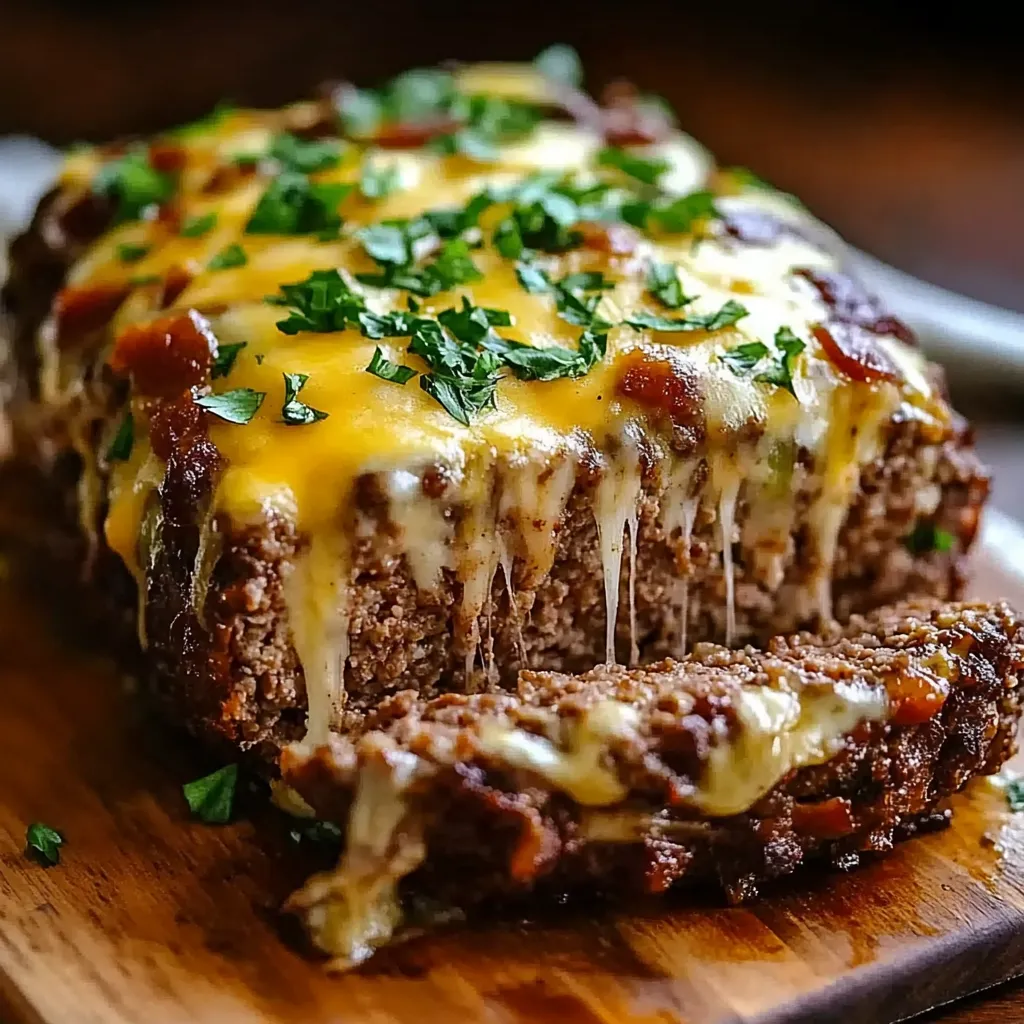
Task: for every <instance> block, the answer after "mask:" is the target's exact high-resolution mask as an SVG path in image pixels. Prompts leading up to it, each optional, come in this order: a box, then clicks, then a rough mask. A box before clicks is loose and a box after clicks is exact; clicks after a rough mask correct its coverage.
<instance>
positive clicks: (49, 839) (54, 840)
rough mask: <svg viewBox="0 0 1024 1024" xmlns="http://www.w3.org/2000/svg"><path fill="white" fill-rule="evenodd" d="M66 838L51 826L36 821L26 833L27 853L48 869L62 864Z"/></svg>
mask: <svg viewBox="0 0 1024 1024" xmlns="http://www.w3.org/2000/svg"><path fill="white" fill-rule="evenodd" d="M63 845H64V837H63V836H62V835H61V834H60V833H59V832H58V831H57V830H56V829H55V828H50V826H49V825H44V824H42V822H39V821H35V822H33V823H32V824H31V825H29V827H28V828H27V829H26V831H25V852H26V853H27V854H28V855H29V856H30V857H34V858H35V859H36V860H37V861H39V863H40V864H44V865H46V867H50V868H52V867H54V866H55V865H56V864H59V863H60V848H61V846H63Z"/></svg>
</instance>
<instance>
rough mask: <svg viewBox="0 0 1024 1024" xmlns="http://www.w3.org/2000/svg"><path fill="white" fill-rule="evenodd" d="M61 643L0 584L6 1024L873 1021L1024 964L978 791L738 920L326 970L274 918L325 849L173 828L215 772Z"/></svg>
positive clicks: (668, 912)
mask: <svg viewBox="0 0 1024 1024" xmlns="http://www.w3.org/2000/svg"><path fill="white" fill-rule="evenodd" d="M1004 539H1005V534H1004ZM1000 557H1001V558H1002V563H1003V569H1002V570H1000V569H999V568H998V565H999V558H1000ZM1006 563H1007V559H1006V557H1005V552H1004V553H1003V555H1002V556H999V554H998V553H991V552H990V553H987V554H985V556H984V558H983V564H982V566H981V568H982V570H983V573H982V578H981V579H980V580H979V583H978V585H977V588H976V589H977V592H979V594H981V595H986V594H987V595H990V596H991V595H993V594H996V593H998V594H1000V595H1004V596H1009V597H1011V598H1019V597H1020V596H1022V594H1024V587H1022V585H1021V583H1020V582H1019V580H1018V579H1016V578H1014V577H1013V576H1011V575H1009V574H1007V573H1006ZM1001 573H1002V574H1001ZM63 633H66V631H57V630H55V628H54V624H53V621H52V620H51V619H49V618H48V617H47V616H46V615H44V614H43V612H42V611H41V610H40V609H39V608H38V607H35V606H34V605H33V604H32V602H30V601H28V600H26V599H25V598H24V597H23V596H22V595H21V594H20V593H18V592H15V591H14V590H13V589H12V588H11V587H10V586H7V587H5V588H0V693H2V694H3V697H4V709H3V715H2V717H0V779H2V789H0V1020H3V1021H4V1022H5V1024H65V1022H67V1024H129V1022H130V1024H137V1022H145V1024H179V1022H181V1024H183V1022H186V1021H189V1022H199V1024H257V1022H261V1024H299V1022H301V1024H334V1022H341V1021H356V1020H358V1021H365V1022H371V1024H393V1022H405V1021H421V1020H430V1021H460V1022H463V1021H464V1022H478V1021H479V1022H484V1021H486V1022H495V1024H518V1022H523V1024H525V1022H531V1024H548V1022H555V1021H558V1022H565V1024H569V1022H581V1024H598V1022H612V1021H615V1022H622V1024H668V1022H670V1021H679V1022H685V1024H726V1022H729V1024H739V1022H755V1021H756V1022H760V1024H767V1022H769V1021H770V1022H774V1024H797V1022H811V1021H820V1020H825V1019H829V1020H831V1019H837V1020H842V1021H843V1022H844V1024H857V1022H863V1024H868V1022H870V1024H884V1022H888V1021H894V1020H898V1019H901V1018H903V1017H906V1016H908V1015H910V1014H913V1013H917V1012H920V1011H922V1010H925V1009H927V1008H929V1007H932V1006H936V1005H940V1004H943V1003H946V1002H948V1001H949V1000H951V999H954V998H956V997H958V996H961V995H964V994H967V993H970V992H973V991H976V990H978V989H981V988H984V987H986V986H989V985H992V984H995V983H997V982H999V981H1001V980H1004V979H1006V978H1008V977H1011V976H1013V975H1015V974H1018V973H1021V972H1022V971H1024V815H1017V816H1014V815H1011V814H1009V813H1008V811H1007V810H1006V806H1005V801H1004V799H1003V795H1002V794H1001V793H1000V792H998V791H997V790H996V789H995V788H994V787H992V786H991V785H989V784H988V783H986V782H980V783H978V784H976V785H974V786H973V787H972V788H971V789H970V790H969V791H968V793H966V794H964V795H962V796H960V797H958V798H957V799H956V801H955V804H954V806H955V811H956V817H955V824H954V827H953V828H952V829H949V830H946V831H944V832H942V833H937V834H933V835H929V836H925V837H923V838H920V839H918V840H915V841H913V842H911V843H908V844H905V845H903V846H901V847H900V848H898V849H897V850H896V851H895V852H894V853H893V854H892V855H891V856H889V857H888V858H884V859H880V860H877V861H875V862H873V863H871V864H869V865H867V866H866V867H864V868H862V869H861V870H858V871H855V872H853V873H851V874H848V875H838V874H831V875H825V874H818V873H811V874H809V875H804V876H803V877H802V878H801V879H799V880H798V883H797V884H794V885H792V886H789V887H786V888H783V889H779V890H776V891H775V892H773V893H771V894H769V895H768V896H767V897H766V898H765V899H763V900H762V901H760V902H758V903H755V904H752V905H750V906H747V907H743V908H735V909H725V908H722V907H720V906H716V905H714V904H713V903H712V902H711V901H710V900H707V901H702V900H701V896H700V894H699V893H698V894H696V895H693V894H691V895H690V896H689V897H687V898H686V899H685V900H684V899H683V898H679V899H676V900H675V901H674V902H672V903H671V904H669V905H663V906H662V907H661V908H660V910H651V911H646V910H639V909H638V910H637V911H636V912H634V913H630V914H623V913H617V914H611V913H602V912H600V911H599V910H598V909H597V908H592V909H591V910H589V911H585V910H580V909H576V910H572V911H568V910H566V911H561V912H556V913H554V914H552V915H549V916H548V917H547V919H546V920H544V921H537V920H534V921H530V922H519V921H517V922H513V923H509V922H505V923H503V924H500V925H494V926H492V927H490V928H485V929H476V930H462V931H452V932H449V933H447V934H441V935H437V936H434V937H432V938H429V939H421V940H417V941H415V942H411V943H409V944H408V945H406V946H403V947H399V948H397V949H395V950H393V951H391V952H389V953H387V954H384V955H381V956H380V957H379V958H378V959H377V960H375V961H373V962H372V963H371V964H370V965H368V967H367V968H365V969H364V970H363V971H361V972H359V973H356V974H353V975H349V976H347V977H342V978H331V977H328V976H326V975H325V974H323V973H322V972H321V970H320V968H319V966H318V965H317V964H316V963H315V962H314V961H312V960H310V959H308V958H307V957H305V955H304V954H303V951H302V948H301V942H300V941H299V938H298V935H297V933H296V932H295V931H294V930H293V928H292V927H290V922H288V921H283V920H282V919H281V918H280V916H279V915H278V913H277V907H278V906H279V903H280V900H281V899H282V897H283V896H284V895H285V894H286V892H287V891H288V890H289V889H290V888H291V887H292V886H293V885H294V884H295V883H296V882H297V881H298V879H299V878H300V877H301V876H302V874H303V873H304V872H306V871H308V870H310V869H311V868H313V867H315V866H318V865H317V864H316V863H315V862H316V860H317V858H318V857H321V858H322V856H323V853H322V852H319V853H318V852H317V851H315V850H313V851H310V850H309V849H308V848H304V847H300V846H296V845H295V844H294V843H293V842H292V841H291V840H290V839H289V838H288V836H287V833H288V826H287V823H286V822H285V821H284V820H283V818H281V817H279V816H277V814H276V812H273V811H271V810H268V809H266V808H265V806H264V804H263V800H262V798H261V797H260V796H259V795H258V794H256V793H249V792H246V793H244V794H243V797H244V799H243V801H242V803H243V808H242V810H243V813H246V815H247V817H246V818H245V819H243V820H240V821H238V822H237V823H235V824H232V825H228V826H224V827H220V828H214V827H209V826H203V825H200V824H197V823H195V822H192V821H190V820H189V819H188V816H187V810H186V808H185V805H184V801H183V799H182V796H181V792H180V785H181V783H182V782H184V781H186V780H187V779H189V778H192V777H194V776H195V775H197V774H199V773H200V772H202V771H204V770H206V769H208V768H209V767H210V765H209V763H208V762H204V761H203V758H202V756H201V754H200V753H199V752H198V751H197V750H196V749H195V748H194V747H193V745H192V744H191V743H189V742H188V741H186V740H185V739H184V738H182V737H181V736H179V735H177V734H175V733H173V732H171V731H169V730H167V729H165V728H164V727H162V726H161V725H160V724H159V723H157V722H155V721H152V720H150V718H149V716H148V714H147V712H146V711H145V708H144V704H143V702H140V701H139V700H138V699H137V698H136V697H135V696H134V694H133V693H132V689H133V687H132V685H131V683H130V680H126V679H124V678H123V677H122V676H121V675H119V672H118V670H117V668H116V666H115V665H114V664H113V662H111V661H110V660H109V659H106V658H104V657H103V656H101V655H99V654H96V653H95V652H91V651H89V650H88V649H86V648H84V647H82V646H81V644H80V643H78V642H77V641H71V640H69V639H68V638H67V637H66V636H63V635H62V634H63ZM32 821H43V822H46V823H48V824H50V825H52V826H54V827H56V828H59V829H60V830H61V831H62V832H63V833H64V835H65V837H66V845H65V846H64V849H63V854H62V858H61V863H60V865H59V866H57V867H53V868H44V867H42V866H40V865H38V864H37V863H35V862H33V861H31V860H29V859H28V858H27V857H26V856H25V855H24V840H25V828H26V826H27V825H28V823H30V822H32ZM1007 1005H1009V1004H1007ZM933 1019H935V1020H938V1019H940V1018H938V1017H936V1018H933ZM941 1019H942V1020H945V1019H946V1018H945V1017H942V1018H941ZM960 1019H961V1020H964V1021H966V1020H979V1021H980V1020H985V1019H986V1018H984V1017H983V1016H977V1017H973V1018H972V1017H962V1018H960ZM993 1019H1004V1020H1009V1019H1013V1017H1012V1015H1009V1014H1008V1015H1006V1016H1004V1017H1001V1018H993Z"/></svg>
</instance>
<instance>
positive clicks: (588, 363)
mask: <svg viewBox="0 0 1024 1024" xmlns="http://www.w3.org/2000/svg"><path fill="white" fill-rule="evenodd" d="M498 342H500V345H495V344H492V345H490V346H489V347H490V348H492V350H493V351H496V352H498V353H499V354H500V355H501V357H502V359H503V360H504V362H505V364H506V365H507V366H508V367H509V368H510V369H511V370H512V372H513V373H514V374H515V375H516V376H517V377H518V378H519V379H520V380H539V381H548V380H558V379H559V378H561V377H571V378H575V377H582V376H584V375H585V374H587V373H589V372H590V370H591V369H593V367H594V365H595V364H596V363H598V362H600V361H601V360H602V359H604V357H605V353H606V352H607V350H608V335H607V334H603V333H598V332H595V331H592V330H587V331H584V332H583V334H582V335H580V341H579V347H578V348H577V349H576V350H575V351H573V349H570V348H563V347H562V346H561V345H549V346H546V347H544V348H537V347H534V346H532V345H523V344H521V343H519V342H514V341H510V340H509V339H507V338H499V339H498Z"/></svg>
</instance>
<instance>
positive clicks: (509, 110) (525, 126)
mask: <svg viewBox="0 0 1024 1024" xmlns="http://www.w3.org/2000/svg"><path fill="white" fill-rule="evenodd" d="M448 116H449V117H451V118H452V119H453V120H455V121H457V122H459V123H460V124H461V125H462V127H461V128H459V129H458V130H457V131H455V132H453V133H451V134H450V135H443V136H441V137H440V138H439V139H436V140H435V141H434V143H433V146H434V148H435V149H438V150H439V151H440V152H442V153H448V154H452V153H461V154H462V155H463V156H467V157H469V158H470V159H471V160H481V161H488V160H496V159H497V158H498V154H499V147H501V146H502V145H504V144H507V143H510V142H515V141H517V140H519V139H522V138H525V137H526V136H528V135H529V134H530V133H531V132H532V131H533V129H534V128H535V127H536V125H537V122H538V121H539V120H540V112H539V111H538V109H537V108H536V107H535V106H533V105H532V104H528V103H523V102H521V101H519V100H510V99H505V98H504V97H501V96H458V97H456V98H455V99H454V101H453V102H452V104H451V107H450V108H449V111H448Z"/></svg>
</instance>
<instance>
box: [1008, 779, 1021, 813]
mask: <svg viewBox="0 0 1024 1024" xmlns="http://www.w3.org/2000/svg"><path fill="white" fill-rule="evenodd" d="M1006 802H1007V803H1008V804H1009V805H1010V810H1011V811H1013V812H1014V813H1015V814H1016V813H1017V812H1018V811H1024V779H1009V780H1008V781H1007V783H1006Z"/></svg>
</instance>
